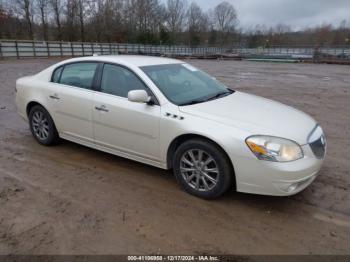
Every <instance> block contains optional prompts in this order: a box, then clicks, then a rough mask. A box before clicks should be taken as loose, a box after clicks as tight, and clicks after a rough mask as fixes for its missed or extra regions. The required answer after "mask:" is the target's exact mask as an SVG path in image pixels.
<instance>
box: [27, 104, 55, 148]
mask: <svg viewBox="0 0 350 262" xmlns="http://www.w3.org/2000/svg"><path fill="white" fill-rule="evenodd" d="M28 118H29V126H30V131H31V132H32V135H33V136H34V138H35V139H36V141H38V142H39V143H40V144H42V145H45V146H51V145H54V144H56V143H57V142H58V140H59V137H58V132H57V129H56V126H55V123H54V122H53V120H52V118H51V116H50V114H49V112H47V110H46V109H45V108H43V107H42V106H40V105H36V106H33V107H32V108H31V109H30V112H29V116H28Z"/></svg>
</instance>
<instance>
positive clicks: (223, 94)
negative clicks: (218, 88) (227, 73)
mask: <svg viewBox="0 0 350 262" xmlns="http://www.w3.org/2000/svg"><path fill="white" fill-rule="evenodd" d="M232 93H233V91H231V90H227V91H225V92H220V93H217V94H216V95H214V96H211V97H209V98H207V99H206V100H205V101H211V100H215V99H218V98H220V97H225V96H228V95H230V94H232Z"/></svg>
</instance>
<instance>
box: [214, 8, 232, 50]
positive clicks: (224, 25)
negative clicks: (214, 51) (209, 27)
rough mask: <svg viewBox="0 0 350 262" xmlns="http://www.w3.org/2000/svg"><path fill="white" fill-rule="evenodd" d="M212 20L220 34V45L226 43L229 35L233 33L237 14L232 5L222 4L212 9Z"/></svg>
mask: <svg viewBox="0 0 350 262" xmlns="http://www.w3.org/2000/svg"><path fill="white" fill-rule="evenodd" d="M214 20H215V23H216V26H217V29H218V30H219V32H220V34H221V45H223V44H224V43H226V42H227V38H228V36H229V34H230V33H232V32H234V28H235V26H236V24H237V13H236V10H235V8H234V7H233V5H231V4H230V3H228V2H222V3H220V4H219V5H217V6H216V7H215V9H214Z"/></svg>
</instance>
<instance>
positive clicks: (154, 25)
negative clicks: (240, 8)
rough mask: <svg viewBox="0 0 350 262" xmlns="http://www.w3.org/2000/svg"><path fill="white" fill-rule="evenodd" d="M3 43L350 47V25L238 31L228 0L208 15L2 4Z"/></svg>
mask: <svg viewBox="0 0 350 262" xmlns="http://www.w3.org/2000/svg"><path fill="white" fill-rule="evenodd" d="M0 38H3V39H4V38H6V39H32V40H45V41H47V40H55V41H82V42H85V41H87V42H120V43H122V42H124V43H126V42H127V43H142V44H165V45H173V44H184V45H190V46H198V45H210V46H232V45H241V46H245V47H261V46H263V47H269V46H274V45H292V46H294V45H314V46H315V45H320V46H321V45H350V40H349V39H350V24H349V23H348V22H346V21H343V22H342V23H341V24H340V25H339V26H333V25H322V26H319V27H315V28H308V29H304V30H299V31H293V30H292V28H291V27H290V26H288V25H284V24H279V25H276V26H274V27H271V28H267V27H266V26H264V25H257V26H255V27H254V28H251V29H249V30H247V29H245V30H243V29H242V28H241V27H239V20H238V15H237V12H236V9H235V7H234V6H233V5H232V4H230V3H228V2H226V1H223V2H221V3H218V4H217V5H216V6H214V7H213V8H212V9H210V10H208V11H204V10H203V9H202V8H201V7H200V6H199V5H198V4H197V3H195V2H189V0H166V1H165V0H2V4H0Z"/></svg>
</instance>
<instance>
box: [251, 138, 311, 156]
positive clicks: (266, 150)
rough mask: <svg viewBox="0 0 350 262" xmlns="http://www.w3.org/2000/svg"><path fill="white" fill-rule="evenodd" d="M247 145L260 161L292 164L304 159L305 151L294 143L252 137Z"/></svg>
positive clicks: (277, 139)
mask: <svg viewBox="0 0 350 262" xmlns="http://www.w3.org/2000/svg"><path fill="white" fill-rule="evenodd" d="M246 143H247V145H248V147H249V148H250V150H252V152H253V153H254V155H255V156H256V157H257V158H258V159H260V160H266V161H274V162H290V161H294V160H297V159H300V158H303V157H304V154H303V150H302V149H301V147H300V146H299V145H298V144H297V143H296V142H294V141H291V140H288V139H284V138H279V137H273V136H251V137H248V138H247V139H246Z"/></svg>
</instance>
